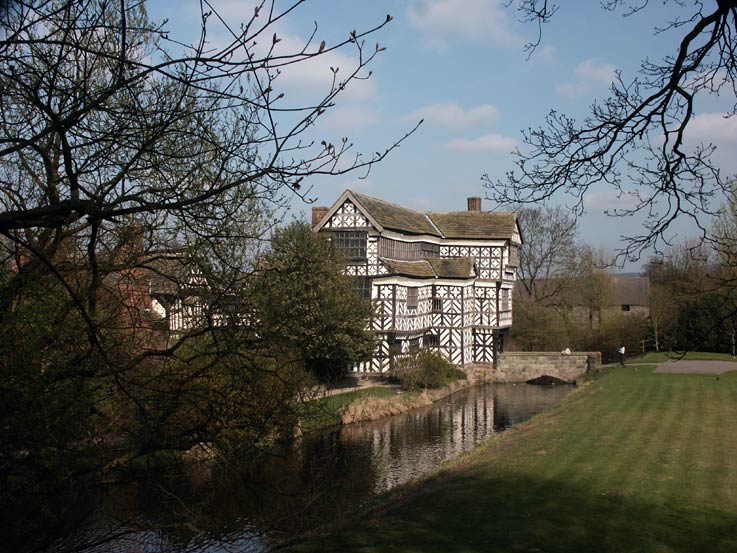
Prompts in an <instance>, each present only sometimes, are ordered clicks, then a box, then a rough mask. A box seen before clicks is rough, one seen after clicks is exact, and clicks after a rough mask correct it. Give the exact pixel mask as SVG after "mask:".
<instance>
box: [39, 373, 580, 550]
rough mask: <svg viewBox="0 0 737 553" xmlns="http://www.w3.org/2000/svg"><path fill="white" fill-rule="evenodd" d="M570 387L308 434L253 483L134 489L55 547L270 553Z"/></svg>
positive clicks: (196, 481)
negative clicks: (261, 552)
mask: <svg viewBox="0 0 737 553" xmlns="http://www.w3.org/2000/svg"><path fill="white" fill-rule="evenodd" d="M571 389H572V386H565V385H564V386H533V385H528V384H516V385H515V384H493V385H487V386H477V387H472V388H468V389H466V390H463V391H461V392H458V393H456V394H453V395H452V396H449V397H448V398H446V399H444V400H442V401H439V402H436V403H435V404H433V405H430V406H428V407H425V408H421V409H417V410H414V411H411V412H409V413H405V414H403V415H397V416H394V417H387V418H384V419H381V420H378V421H373V422H365V423H358V424H353V425H350V426H345V427H341V428H338V429H333V430H329V431H324V432H320V433H316V434H313V435H308V436H305V437H304V438H302V439H301V440H300V441H299V445H298V447H295V448H293V449H292V450H291V451H289V452H288V453H287V454H285V455H281V456H275V457H273V458H270V459H269V460H268V462H266V463H264V467H263V469H262V470H261V471H260V472H259V473H258V475H257V476H255V477H254V476H253V474H251V475H250V476H249V477H247V478H246V477H244V476H243V474H242V473H240V472H239V471H237V470H236V471H233V470H225V469H222V470H217V469H216V472H215V473H213V472H212V471H200V472H197V473H193V474H190V475H188V476H187V478H185V479H182V480H180V481H177V482H176V483H172V482H167V483H161V482H149V483H147V484H145V485H138V486H135V487H134V486H131V487H130V488H128V489H127V490H126V491H125V492H120V493H117V494H116V495H115V496H114V497H108V498H105V500H103V501H101V502H100V503H99V505H97V506H96V508H95V509H94V515H93V516H92V517H91V518H90V519H89V521H88V523H87V525H86V527H85V529H84V530H82V531H79V532H77V533H76V534H75V535H74V536H73V537H70V538H68V539H66V540H64V541H63V542H57V543H56V544H55V546H53V547H52V548H51V549H50V551H59V552H60V551H68V550H70V549H77V550H78V549H79V548H80V547H82V548H84V549H85V550H86V551H91V552H94V553H102V552H119V553H133V552H136V553H144V552H145V553H149V552H151V553H153V552H160V551H167V552H176V553H219V552H229V553H235V552H238V553H243V552H249V553H250V552H252V551H266V550H268V549H269V546H270V544H273V543H277V542H282V541H289V540H291V539H293V538H294V537H296V536H298V535H300V534H302V533H304V532H308V531H314V530H316V529H320V528H321V527H324V526H325V525H330V524H334V523H335V522H336V521H339V520H341V519H343V518H345V517H348V516H350V515H351V514H352V513H355V512H356V511H357V510H358V509H360V508H361V507H362V506H365V505H366V504H367V502H370V501H372V500H374V499H375V498H376V496H377V495H379V494H381V493H383V492H385V491H387V490H390V489H391V488H393V487H395V486H398V485H401V484H404V483H406V482H408V481H410V480H412V479H414V478H417V477H419V476H421V475H422V474H424V473H426V472H427V471H429V470H431V469H432V468H434V467H436V466H438V465H439V464H440V463H442V462H443V461H445V460H446V459H449V458H451V457H454V456H456V455H458V454H459V453H461V452H463V451H466V450H468V449H471V448H473V447H474V446H476V445H477V444H479V443H480V442H481V441H483V440H485V439H486V438H488V437H489V436H491V435H492V434H494V433H495V432H500V431H502V430H505V429H506V428H509V427H510V426H513V425H515V424H518V423H520V422H523V421H525V420H527V419H529V418H530V417H532V416H533V415H535V414H537V413H539V412H541V411H542V410H544V409H546V408H548V407H550V406H551V405H554V404H555V403H558V402H559V401H561V400H562V399H563V398H564V397H565V396H566V395H567V394H568V393H569V392H570V391H571ZM95 542H97V545H95Z"/></svg>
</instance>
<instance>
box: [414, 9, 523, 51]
mask: <svg viewBox="0 0 737 553" xmlns="http://www.w3.org/2000/svg"><path fill="white" fill-rule="evenodd" d="M408 18H409V22H410V24H411V25H412V26H414V27H415V28H417V29H419V30H421V31H422V32H423V33H425V34H426V36H427V37H428V38H429V39H430V42H431V45H433V46H435V47H438V48H443V47H444V46H445V45H446V44H447V40H448V39H457V38H460V39H472V40H477V41H483V42H491V43H494V44H497V45H499V46H508V47H510V46H511V47H520V46H522V45H523V44H524V43H525V40H524V38H523V37H522V36H520V35H519V34H517V33H516V32H515V31H514V30H513V29H512V26H513V24H514V20H513V19H512V18H511V17H509V13H508V12H507V10H506V9H505V8H504V6H503V5H502V2H500V0H415V1H414V2H413V3H412V4H411V5H410V6H409V8H408Z"/></svg>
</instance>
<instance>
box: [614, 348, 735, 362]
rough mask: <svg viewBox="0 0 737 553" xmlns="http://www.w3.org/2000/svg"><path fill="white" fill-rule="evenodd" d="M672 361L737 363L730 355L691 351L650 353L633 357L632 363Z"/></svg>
mask: <svg viewBox="0 0 737 553" xmlns="http://www.w3.org/2000/svg"><path fill="white" fill-rule="evenodd" d="M671 359H687V360H691V361H737V359H735V358H734V357H732V356H731V355H730V354H728V353H711V352H708V351H689V352H688V353H686V355H683V354H682V353H677V352H673V351H657V352H656V351H650V352H648V353H646V354H645V355H641V356H638V357H632V358H631V359H629V360H628V361H629V362H630V363H666V362H668V361H670V360H671Z"/></svg>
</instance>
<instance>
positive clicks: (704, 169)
mask: <svg viewBox="0 0 737 553" xmlns="http://www.w3.org/2000/svg"><path fill="white" fill-rule="evenodd" d="M508 4H509V5H510V6H512V7H514V8H516V9H517V10H518V12H519V14H520V17H521V19H522V20H525V21H534V22H536V23H537V24H538V25H539V28H540V29H541V28H542V26H543V24H545V23H547V22H549V21H550V19H551V18H552V17H553V16H554V14H555V12H556V11H557V10H558V5H556V4H554V3H553V2H548V1H547V0H544V1H541V0H510V1H509V2H508ZM649 4H650V3H649V2H648V0H643V1H636V2H635V1H629V0H607V1H605V2H603V8H604V9H607V10H611V11H612V12H624V15H626V16H630V17H636V16H637V15H638V14H640V13H642V12H644V11H645V10H647V9H648V8H649V7H650V6H649ZM668 4H669V5H670V6H672V7H673V8H674V14H675V15H674V19H673V20H670V21H664V22H663V25H662V26H661V27H659V28H657V29H655V32H656V33H670V34H671V35H674V34H678V36H679V37H680V40H679V42H678V46H677V47H676V50H675V52H674V53H673V54H672V55H670V56H666V57H665V58H664V59H663V60H662V61H660V62H653V61H651V60H650V59H649V58H648V57H647V56H646V55H644V56H643V61H642V63H641V67H640V71H639V74H638V76H637V77H635V78H634V79H632V80H626V79H625V77H624V76H623V75H622V74H621V73H618V74H617V76H616V80H615V82H614V83H613V84H612V87H611V91H610V95H609V97H608V98H606V99H604V100H603V101H599V102H596V103H594V104H593V105H592V106H591V112H590V114H589V116H588V117H586V118H585V119H583V120H582V121H580V122H579V121H577V120H575V119H574V118H572V117H569V116H566V115H565V114H562V113H559V112H557V111H551V112H550V113H549V115H548V116H547V118H546V121H545V125H544V126H542V127H539V128H536V129H529V130H528V131H526V132H524V133H523V137H524V143H525V148H524V149H522V150H519V151H517V153H516V155H517V157H518V162H517V168H518V169H517V170H516V171H513V172H510V173H509V174H508V175H507V176H506V178H504V179H492V178H491V177H489V176H488V175H485V176H484V179H485V180H486V186H487V187H488V188H489V194H490V195H491V196H492V197H493V198H495V199H496V200H498V201H501V202H503V203H534V202H539V201H542V200H545V199H548V198H550V197H552V196H554V195H558V194H561V195H562V194H565V195H567V196H568V197H569V198H572V201H573V207H574V210H575V211H576V212H577V213H579V214H580V213H581V212H582V211H583V202H584V196H585V194H586V193H587V191H588V190H589V189H590V188H591V187H592V186H594V185H598V184H599V183H604V184H605V185H607V186H609V187H610V188H611V189H613V190H615V191H616V192H617V193H619V194H622V195H628V196H631V197H632V198H633V200H634V206H633V207H631V208H623V209H615V210H612V211H611V212H610V214H611V215H614V216H629V215H633V214H642V215H644V216H645V223H644V225H645V226H644V231H643V232H642V233H640V234H637V235H635V236H631V237H628V239H627V241H626V242H625V243H624V245H623V247H622V248H621V250H620V253H621V254H622V255H625V256H627V257H631V258H636V257H638V256H639V255H640V253H641V252H642V251H643V250H644V249H645V248H648V247H650V246H652V245H656V246H657V245H658V244H662V243H663V241H665V242H666V243H667V234H666V231H667V230H668V228H669V226H670V225H671V224H672V223H673V221H675V220H676V219H677V218H679V217H686V218H690V219H691V220H693V221H695V223H696V224H697V225H698V226H699V227H700V229H701V231H702V234H703V236H704V237H709V228H708V224H707V223H706V221H705V220H704V216H706V215H711V214H712V213H713V210H714V208H713V206H712V203H711V201H712V198H713V197H714V196H715V195H718V194H720V193H721V192H722V191H723V189H724V187H725V181H724V179H723V177H722V175H721V174H720V172H719V168H718V167H717V166H716V165H715V163H714V162H713V160H712V157H711V155H712V154H713V152H714V149H715V148H714V146H713V145H712V144H700V145H698V146H697V147H696V148H694V149H692V150H691V149H689V148H687V146H686V144H685V138H686V134H687V129H688V127H689V125H690V123H691V122H692V121H693V117H694V105H695V102H696V100H697V98H698V97H700V96H704V95H707V94H720V95H722V96H727V97H729V98H730V100H732V101H734V100H735V99H736V98H737V52H736V50H735V33H737V2H735V1H734V0H712V1H708V2H702V1H698V0H694V1H692V2H681V1H671V2H668ZM561 9H563V8H561ZM537 44H539V37H538V40H537V41H535V42H533V43H531V44H530V45H528V46H529V48H530V49H531V50H534V48H535V47H536V46H537ZM735 107H737V104H736V105H735V106H733V108H732V109H731V110H730V111H729V113H728V114H727V116H730V117H732V116H734V113H735Z"/></svg>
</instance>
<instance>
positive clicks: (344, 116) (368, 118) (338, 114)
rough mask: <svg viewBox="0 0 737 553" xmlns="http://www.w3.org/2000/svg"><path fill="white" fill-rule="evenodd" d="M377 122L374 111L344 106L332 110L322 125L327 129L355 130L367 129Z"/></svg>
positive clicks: (377, 116)
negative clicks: (359, 128)
mask: <svg viewBox="0 0 737 553" xmlns="http://www.w3.org/2000/svg"><path fill="white" fill-rule="evenodd" d="M378 122H379V114H378V113H377V112H376V110H373V109H369V108H366V107H363V106H356V105H353V106H346V107H339V108H333V109H332V110H331V111H330V112H329V113H328V114H327V115H326V116H325V119H324V121H323V122H322V125H323V126H324V127H325V128H329V129H355V128H358V127H369V126H371V125H375V124H376V123H378Z"/></svg>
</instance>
